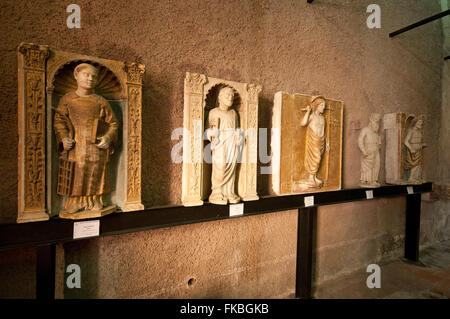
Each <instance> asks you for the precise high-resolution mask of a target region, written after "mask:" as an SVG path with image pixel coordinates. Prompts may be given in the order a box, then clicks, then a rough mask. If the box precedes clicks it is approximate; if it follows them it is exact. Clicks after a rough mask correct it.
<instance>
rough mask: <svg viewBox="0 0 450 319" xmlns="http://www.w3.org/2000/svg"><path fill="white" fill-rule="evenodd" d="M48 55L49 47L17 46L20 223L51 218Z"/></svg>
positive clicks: (18, 218)
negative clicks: (48, 200)
mask: <svg viewBox="0 0 450 319" xmlns="http://www.w3.org/2000/svg"><path fill="white" fill-rule="evenodd" d="M48 56H49V49H48V47H47V46H43V45H35V44H32V43H21V44H20V45H19V48H18V58H19V65H18V67H19V73H18V81H19V92H18V97H19V103H18V108H19V109H18V124H19V149H18V153H19V154H18V159H19V162H18V166H19V181H18V188H19V189H18V197H19V205H18V216H17V222H18V223H22V222H31V221H42V220H48V219H49V216H48V214H47V212H46V204H45V203H46V197H45V185H46V184H45V175H46V171H45V169H46V168H45V167H46V157H45V154H46V149H45V121H46V118H45V85H46V83H45V65H46V60H47V58H48Z"/></svg>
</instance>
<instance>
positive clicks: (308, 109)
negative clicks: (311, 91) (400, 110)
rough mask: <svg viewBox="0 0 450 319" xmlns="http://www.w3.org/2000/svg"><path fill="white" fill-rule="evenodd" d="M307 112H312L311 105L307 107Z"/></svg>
mask: <svg viewBox="0 0 450 319" xmlns="http://www.w3.org/2000/svg"><path fill="white" fill-rule="evenodd" d="M306 112H308V113H309V112H311V105H308V106H307V107H306Z"/></svg>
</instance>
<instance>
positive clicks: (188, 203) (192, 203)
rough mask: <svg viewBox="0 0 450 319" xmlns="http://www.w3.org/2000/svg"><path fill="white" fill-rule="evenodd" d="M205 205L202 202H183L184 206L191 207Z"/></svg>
mask: <svg viewBox="0 0 450 319" xmlns="http://www.w3.org/2000/svg"><path fill="white" fill-rule="evenodd" d="M201 205H203V201H202V200H185V201H183V206H186V207H191V206H201Z"/></svg>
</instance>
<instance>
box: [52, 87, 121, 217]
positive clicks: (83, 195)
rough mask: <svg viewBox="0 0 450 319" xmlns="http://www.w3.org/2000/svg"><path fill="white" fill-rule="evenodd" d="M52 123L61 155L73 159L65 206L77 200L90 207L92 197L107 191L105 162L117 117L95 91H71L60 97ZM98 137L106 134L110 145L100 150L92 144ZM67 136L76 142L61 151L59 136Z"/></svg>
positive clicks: (116, 132)
mask: <svg viewBox="0 0 450 319" xmlns="http://www.w3.org/2000/svg"><path fill="white" fill-rule="evenodd" d="M53 125H54V131H55V135H56V140H57V145H58V150H59V152H60V153H61V155H60V156H66V157H67V160H68V161H73V162H75V166H74V172H73V181H72V187H71V190H70V194H69V198H68V201H67V202H66V206H68V205H69V204H73V203H74V201H76V202H78V203H80V202H81V205H82V206H84V207H85V208H86V209H89V208H90V206H92V205H93V200H95V199H98V200H100V201H101V200H102V199H101V195H103V194H106V193H109V192H110V186H109V181H108V161H109V156H110V155H111V154H112V153H113V152H114V145H115V143H116V142H117V135H118V126H119V124H118V122H117V119H116V117H115V115H114V113H113V111H112V109H111V106H110V105H109V103H108V101H106V100H105V99H104V98H103V97H101V96H99V95H96V94H92V95H89V96H87V97H80V96H78V95H77V94H76V93H75V92H70V93H67V94H66V95H64V96H63V97H62V98H61V100H60V102H59V105H58V108H57V109H56V112H55V116H54V123H53ZM101 136H108V137H109V139H110V142H111V144H110V147H109V148H108V149H100V148H98V147H97V146H96V145H95V144H98V142H99V140H98V138H99V137H101ZM66 137H68V138H72V139H73V140H75V143H74V146H73V148H72V149H70V150H69V151H68V153H67V154H64V153H66V152H67V151H64V148H63V146H62V139H63V138H66ZM66 208H67V207H66Z"/></svg>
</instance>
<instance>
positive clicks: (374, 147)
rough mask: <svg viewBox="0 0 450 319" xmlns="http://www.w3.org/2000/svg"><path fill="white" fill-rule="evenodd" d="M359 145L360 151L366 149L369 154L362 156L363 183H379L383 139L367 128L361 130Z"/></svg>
mask: <svg viewBox="0 0 450 319" xmlns="http://www.w3.org/2000/svg"><path fill="white" fill-rule="evenodd" d="M358 144H359V148H360V149H365V150H366V152H367V156H364V155H362V156H361V181H362V182H376V181H378V175H379V172H380V145H381V137H380V136H379V135H378V133H376V132H374V131H373V130H372V129H371V128H370V127H368V126H367V127H364V128H363V129H362V130H361V133H360V138H359V139H358Z"/></svg>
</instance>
